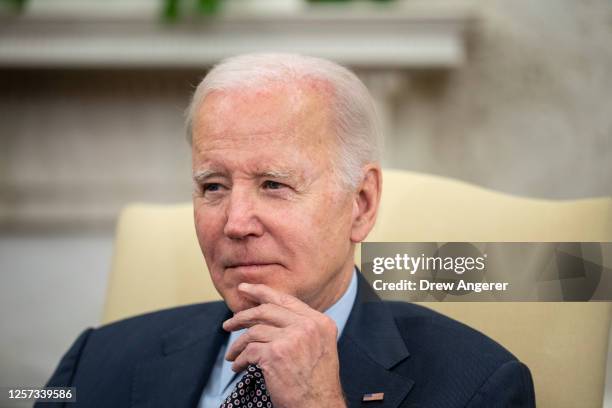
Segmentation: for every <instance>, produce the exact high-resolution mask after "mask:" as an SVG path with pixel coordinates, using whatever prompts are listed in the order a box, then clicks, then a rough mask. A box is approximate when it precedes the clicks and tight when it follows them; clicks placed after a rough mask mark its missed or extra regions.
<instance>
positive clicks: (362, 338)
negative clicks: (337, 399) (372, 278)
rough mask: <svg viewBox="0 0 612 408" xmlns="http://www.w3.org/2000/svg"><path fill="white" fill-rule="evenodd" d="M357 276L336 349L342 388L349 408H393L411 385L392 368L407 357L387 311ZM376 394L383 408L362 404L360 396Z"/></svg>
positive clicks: (367, 403)
mask: <svg viewBox="0 0 612 408" xmlns="http://www.w3.org/2000/svg"><path fill="white" fill-rule="evenodd" d="M358 276H359V284H358V290H357V298H356V299H355V304H354V306H353V310H352V311H351V315H350V317H349V320H348V322H347V324H346V327H345V329H344V331H343V333H342V336H341V338H340V342H339V345H338V353H339V359H340V378H341V381H342V388H343V390H344V392H345V395H346V397H347V400H348V403H349V406H350V407H362V406H363V407H375V406H385V407H390V408H392V407H397V406H399V405H400V404H401V402H402V401H403V400H404V398H405V397H406V395H408V392H409V391H410V389H411V388H412V386H413V384H414V381H413V380H412V379H409V378H406V377H404V376H401V375H399V374H397V373H395V372H394V371H393V368H394V367H395V366H397V365H398V364H399V363H400V362H402V361H403V360H405V359H406V358H408V356H409V355H410V353H409V352H408V350H407V349H406V345H405V343H404V340H403V338H402V336H401V334H400V332H399V330H398V328H397V325H396V324H395V321H394V320H393V316H392V314H391V311H390V310H389V309H388V307H387V306H386V304H385V303H383V302H381V300H380V298H379V297H378V296H377V295H376V294H375V293H374V291H373V290H372V289H371V288H370V286H369V285H368V283H367V282H366V280H365V279H364V278H363V277H362V276H361V274H358ZM380 392H382V393H384V401H383V404H381V403H380V402H363V401H362V399H363V396H364V394H366V393H380Z"/></svg>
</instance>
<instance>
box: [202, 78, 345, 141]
mask: <svg viewBox="0 0 612 408" xmlns="http://www.w3.org/2000/svg"><path fill="white" fill-rule="evenodd" d="M330 100H331V91H330V89H329V86H327V85H326V84H325V83H322V82H321V81H312V80H311V81H302V82H298V83H290V84H286V83H272V84H269V85H267V86H265V87H258V88H246V89H244V88H237V89H230V90H224V91H214V92H212V93H210V94H209V95H207V96H206V98H205V99H204V101H203V102H202V103H201V104H200V106H199V107H198V109H197V110H196V114H195V117H194V120H193V124H194V126H193V141H194V147H198V148H202V149H207V148H215V147H222V146H223V145H228V144H230V145H232V144H239V145H241V146H247V145H250V144H256V143H259V144H261V143H265V144H267V145H268V146H277V145H285V146H292V147H294V148H299V149H308V148H315V149H316V148H323V147H327V146H328V145H330V144H331V143H332V142H334V138H333V135H332V133H331V129H332V127H331V112H330V109H329V105H330V103H329V101H330Z"/></svg>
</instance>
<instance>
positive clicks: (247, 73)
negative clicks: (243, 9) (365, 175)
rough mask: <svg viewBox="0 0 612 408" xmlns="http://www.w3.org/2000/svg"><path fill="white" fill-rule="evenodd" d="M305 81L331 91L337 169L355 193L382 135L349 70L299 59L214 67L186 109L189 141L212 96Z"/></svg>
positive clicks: (241, 58)
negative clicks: (199, 112) (202, 107)
mask: <svg viewBox="0 0 612 408" xmlns="http://www.w3.org/2000/svg"><path fill="white" fill-rule="evenodd" d="M302 79H311V80H312V79H314V80H320V81H324V82H326V83H327V84H329V85H330V86H331V87H332V92H331V94H332V96H331V100H330V107H331V111H332V115H333V126H334V127H335V129H333V130H334V133H335V135H336V137H337V140H338V146H339V152H338V158H337V160H335V161H334V162H336V163H337V165H336V170H337V171H338V173H339V176H340V179H341V180H340V181H342V182H343V183H344V184H345V186H348V187H351V188H355V187H357V185H358V184H359V183H360V181H361V169H362V167H363V165H365V164H367V163H379V162H380V151H381V143H382V141H381V134H380V133H381V132H380V125H379V122H378V118H377V116H376V111H375V108H374V103H373V100H372V97H371V96H370V93H369V92H368V90H367V88H366V87H365V85H364V84H363V83H362V82H361V81H360V80H359V78H357V76H356V75H355V74H354V73H353V72H351V71H349V70H348V69H347V68H345V67H343V66H341V65H338V64H336V63H334V62H331V61H328V60H325V59H321V58H315V57H309V56H303V55H297V54H267V53H258V54H244V55H238V56H235V57H231V58H227V59H225V60H223V61H221V62H220V63H219V64H217V65H215V66H214V67H213V68H212V70H210V71H209V72H208V74H207V75H206V76H205V77H204V79H203V80H202V82H200V84H199V85H198V87H197V88H196V90H195V92H194V95H193V98H192V100H191V104H190V105H189V107H188V109H187V120H186V128H187V136H188V139H189V142H190V143H191V142H192V125H193V118H194V115H195V114H196V112H197V109H198V107H199V106H200V104H201V103H202V102H203V101H204V98H206V96H207V95H208V94H209V93H211V92H213V91H223V90H229V89H236V88H258V87H263V86H266V85H269V84H271V83H295V82H296V81H299V80H302Z"/></svg>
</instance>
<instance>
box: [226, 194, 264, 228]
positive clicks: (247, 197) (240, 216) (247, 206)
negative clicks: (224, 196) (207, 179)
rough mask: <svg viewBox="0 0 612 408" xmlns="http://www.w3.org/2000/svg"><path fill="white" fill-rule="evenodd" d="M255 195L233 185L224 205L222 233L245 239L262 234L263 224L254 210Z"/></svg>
mask: <svg viewBox="0 0 612 408" xmlns="http://www.w3.org/2000/svg"><path fill="white" fill-rule="evenodd" d="M255 201H256V197H254V194H251V193H250V192H249V191H247V190H245V189H241V188H237V187H234V188H233V189H232V191H231V192H230V195H229V202H228V204H227V207H226V212H227V213H226V222H225V227H224V228H223V233H224V234H225V236H227V237H228V238H230V239H236V240H240V239H245V238H247V237H258V236H261V235H262V234H263V230H264V228H263V225H262V223H261V220H260V219H259V217H258V214H257V211H256V202H255Z"/></svg>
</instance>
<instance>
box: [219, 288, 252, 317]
mask: <svg viewBox="0 0 612 408" xmlns="http://www.w3.org/2000/svg"><path fill="white" fill-rule="evenodd" d="M224 299H225V303H226V304H227V307H228V308H229V309H230V310H231V311H232V312H234V313H238V312H241V311H243V310H247V309H251V308H253V307H255V306H258V303H255V302H253V301H251V300H248V299H245V298H243V297H242V296H240V295H239V294H238V293H236V292H234V293H232V294H231V295H230V296H229V297H225V296H224Z"/></svg>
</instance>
